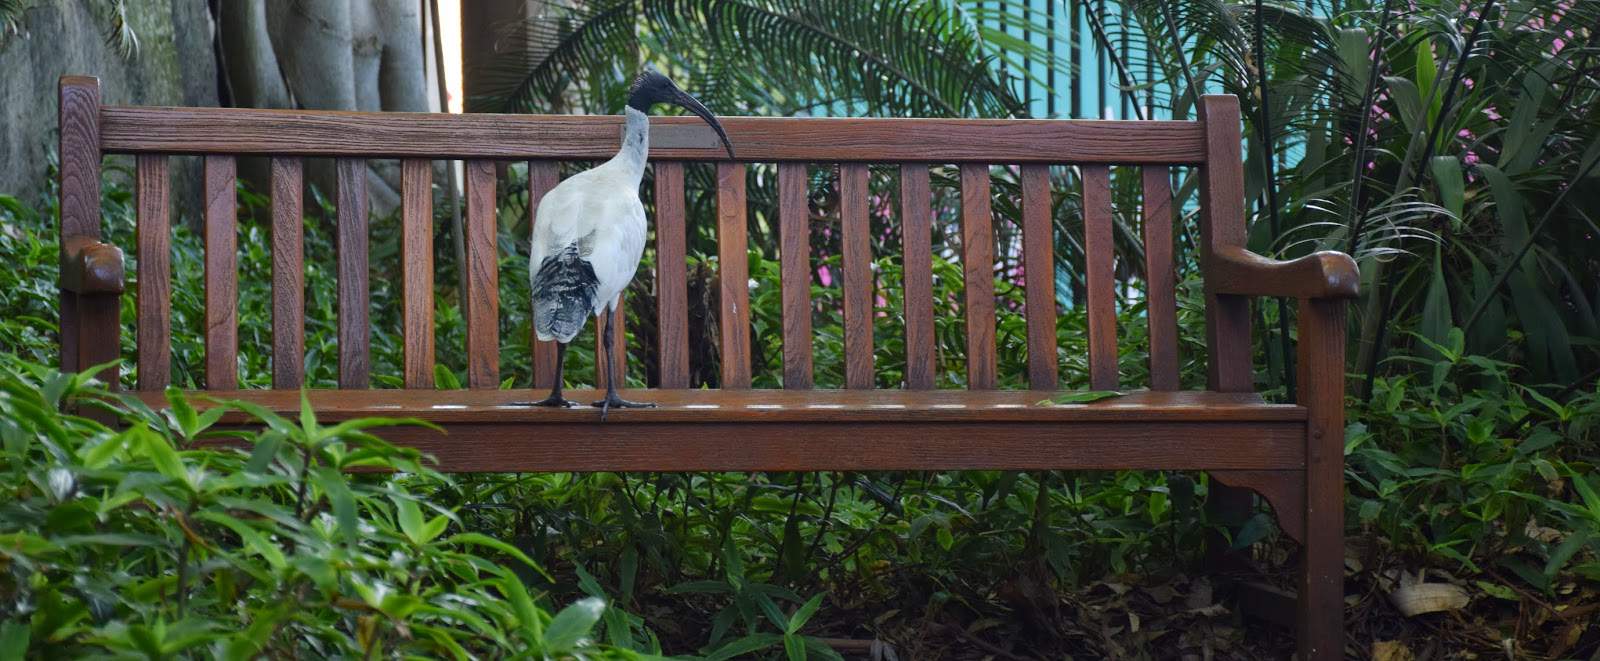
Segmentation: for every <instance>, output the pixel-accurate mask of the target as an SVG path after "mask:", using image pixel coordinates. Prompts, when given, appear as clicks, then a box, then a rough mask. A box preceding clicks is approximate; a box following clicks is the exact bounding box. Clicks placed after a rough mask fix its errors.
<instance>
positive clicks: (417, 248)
mask: <svg viewBox="0 0 1600 661" xmlns="http://www.w3.org/2000/svg"><path fill="white" fill-rule="evenodd" d="M400 280H401V285H400V288H401V292H400V297H401V304H400V307H401V310H400V314H401V322H400V327H401V335H402V338H403V340H404V342H405V355H404V357H403V362H404V365H403V367H402V372H404V374H405V384H406V387H407V388H432V387H433V164H432V163H430V162H429V161H427V160H425V159H406V160H404V161H401V162H400Z"/></svg>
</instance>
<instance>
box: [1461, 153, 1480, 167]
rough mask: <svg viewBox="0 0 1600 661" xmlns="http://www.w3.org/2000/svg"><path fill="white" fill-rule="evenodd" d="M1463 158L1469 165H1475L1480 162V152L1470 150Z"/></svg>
mask: <svg viewBox="0 0 1600 661" xmlns="http://www.w3.org/2000/svg"><path fill="white" fill-rule="evenodd" d="M1461 160H1462V161H1464V162H1466V164H1467V165H1475V164H1477V162H1478V153H1477V152H1470V151H1469V152H1467V154H1466V155H1465V156H1462V157H1461Z"/></svg>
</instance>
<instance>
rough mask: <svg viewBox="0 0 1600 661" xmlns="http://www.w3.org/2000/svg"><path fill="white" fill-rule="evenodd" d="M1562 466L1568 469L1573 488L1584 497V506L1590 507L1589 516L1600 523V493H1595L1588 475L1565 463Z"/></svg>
mask: <svg viewBox="0 0 1600 661" xmlns="http://www.w3.org/2000/svg"><path fill="white" fill-rule="evenodd" d="M1562 467H1563V468H1566V469H1567V477H1569V478H1571V480H1572V488H1574V489H1576V490H1577V491H1578V495H1580V496H1582V497H1583V504H1584V506H1585V507H1588V508H1589V517H1590V518H1591V519H1593V520H1594V522H1595V523H1597V524H1600V494H1596V493H1595V491H1594V487H1593V486H1592V485H1590V484H1589V478H1588V476H1587V475H1585V474H1583V473H1579V472H1577V471H1575V470H1572V467H1571V466H1567V465H1565V464H1563V465H1562Z"/></svg>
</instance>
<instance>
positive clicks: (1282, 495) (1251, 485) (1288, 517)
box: [1210, 470, 1306, 626]
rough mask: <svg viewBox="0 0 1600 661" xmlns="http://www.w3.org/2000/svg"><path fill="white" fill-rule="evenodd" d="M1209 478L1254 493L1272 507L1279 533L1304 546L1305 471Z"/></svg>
mask: <svg viewBox="0 0 1600 661" xmlns="http://www.w3.org/2000/svg"><path fill="white" fill-rule="evenodd" d="M1210 475H1211V479H1212V480H1213V481H1215V482H1220V483H1222V484H1226V485H1227V486H1229V487H1232V488H1235V489H1249V490H1251V491H1254V492H1256V494H1257V495H1259V496H1261V498H1262V499H1263V500H1266V501H1267V504H1268V505H1271V506H1272V516H1273V518H1275V519H1277V520H1278V530H1279V531H1280V532H1282V533H1283V534H1284V535H1287V536H1288V537H1289V538H1290V539H1292V540H1294V541H1296V542H1298V543H1299V544H1301V545H1304V544H1305V543H1306V537H1305V535H1306V473H1305V471H1303V470H1297V471H1241V470H1222V471H1210ZM1289 625H1290V626H1293V622H1290V623H1289Z"/></svg>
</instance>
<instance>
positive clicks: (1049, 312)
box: [1022, 165, 1057, 390]
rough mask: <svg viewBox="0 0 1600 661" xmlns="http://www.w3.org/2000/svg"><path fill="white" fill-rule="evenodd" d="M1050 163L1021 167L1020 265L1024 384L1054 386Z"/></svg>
mask: <svg viewBox="0 0 1600 661" xmlns="http://www.w3.org/2000/svg"><path fill="white" fill-rule="evenodd" d="M1051 202H1052V199H1051V197H1050V166H1047V165H1024V166H1022V260H1023V261H1022V268H1023V272H1024V273H1025V274H1026V275H1027V283H1026V284H1027V288H1026V290H1025V294H1026V296H1027V301H1026V312H1027V316H1028V386H1029V387H1031V388H1033V389H1034V390H1054V389H1055V388H1056V382H1057V375H1056V366H1057V362H1056V274H1055V268H1056V267H1055V255H1054V244H1055V241H1054V237H1053V236H1052V235H1053V229H1054V224H1053V223H1052V220H1053V217H1052V216H1053V214H1052V208H1051V207H1052V204H1051Z"/></svg>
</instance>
